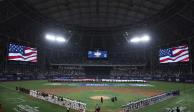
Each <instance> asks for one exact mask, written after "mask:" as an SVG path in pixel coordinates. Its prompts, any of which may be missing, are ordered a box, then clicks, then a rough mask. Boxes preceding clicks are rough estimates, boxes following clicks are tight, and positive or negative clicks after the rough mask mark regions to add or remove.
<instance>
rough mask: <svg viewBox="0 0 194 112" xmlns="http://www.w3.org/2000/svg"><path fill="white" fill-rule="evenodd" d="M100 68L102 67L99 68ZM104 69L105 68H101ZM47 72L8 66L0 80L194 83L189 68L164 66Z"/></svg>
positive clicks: (52, 68)
mask: <svg viewBox="0 0 194 112" xmlns="http://www.w3.org/2000/svg"><path fill="white" fill-rule="evenodd" d="M97 68H100V67H97ZM101 68H103V67H101ZM46 69H47V70H44V71H43V70H40V69H39V68H38V66H37V65H17V64H13V65H7V68H6V69H5V70H2V71H1V72H0V80H1V81H2V80H35V79H53V78H66V79H74V78H76V79H84V78H94V79H95V78H97V79H104V78H106V79H129V80H141V79H142V80H162V81H176V82H179V81H181V82H194V81H193V80H192V79H193V74H190V70H189V69H188V67H184V66H183V67H179V66H172V67H171V66H164V67H163V66H162V67H160V68H158V69H154V70H152V71H150V70H147V69H146V67H145V66H131V67H130V66H120V67H119V66H117V67H112V68H111V67H109V68H108V67H107V70H106V67H105V68H103V69H102V70H101V69H96V71H95V70H93V69H91V70H90V68H89V67H88V68H87V70H86V68H85V67H83V66H79V65H75V66H73V65H69V66H68V65H66V66H63V65H61V66H54V65H53V66H49V67H48V68H46Z"/></svg>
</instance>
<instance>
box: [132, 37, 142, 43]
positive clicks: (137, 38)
mask: <svg viewBox="0 0 194 112" xmlns="http://www.w3.org/2000/svg"><path fill="white" fill-rule="evenodd" d="M140 41H141V39H140V38H139V37H134V38H132V39H131V40H130V42H132V43H138V42H140Z"/></svg>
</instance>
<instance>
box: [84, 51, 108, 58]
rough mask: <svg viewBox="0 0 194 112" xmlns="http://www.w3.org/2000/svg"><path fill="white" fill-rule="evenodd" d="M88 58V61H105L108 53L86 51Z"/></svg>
mask: <svg viewBox="0 0 194 112" xmlns="http://www.w3.org/2000/svg"><path fill="white" fill-rule="evenodd" d="M88 58H89V59H107V58H108V52H107V51H99V50H97V51H88Z"/></svg>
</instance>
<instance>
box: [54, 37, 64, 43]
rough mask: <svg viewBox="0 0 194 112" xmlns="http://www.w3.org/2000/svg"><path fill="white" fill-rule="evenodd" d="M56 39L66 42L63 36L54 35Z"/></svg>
mask: <svg viewBox="0 0 194 112" xmlns="http://www.w3.org/2000/svg"><path fill="white" fill-rule="evenodd" d="M56 41H58V42H66V39H65V38H64V37H56Z"/></svg>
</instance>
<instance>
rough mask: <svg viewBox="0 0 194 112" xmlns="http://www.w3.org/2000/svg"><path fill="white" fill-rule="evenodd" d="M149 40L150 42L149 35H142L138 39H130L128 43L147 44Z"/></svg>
mask: <svg viewBox="0 0 194 112" xmlns="http://www.w3.org/2000/svg"><path fill="white" fill-rule="evenodd" d="M149 40H150V36H149V35H143V36H140V37H134V38H131V40H130V42H131V43H139V42H148V41H149Z"/></svg>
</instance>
